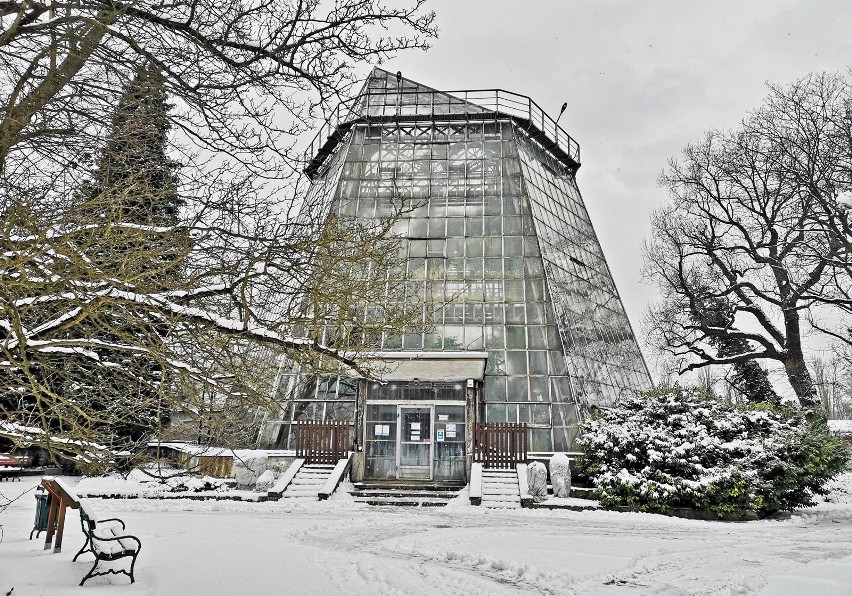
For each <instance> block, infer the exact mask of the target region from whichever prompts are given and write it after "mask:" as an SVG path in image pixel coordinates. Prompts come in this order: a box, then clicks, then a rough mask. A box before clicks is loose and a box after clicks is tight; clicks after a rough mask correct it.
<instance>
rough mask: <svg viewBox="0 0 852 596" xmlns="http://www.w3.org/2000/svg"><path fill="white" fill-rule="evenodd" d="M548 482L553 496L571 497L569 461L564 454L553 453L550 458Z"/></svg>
mask: <svg viewBox="0 0 852 596" xmlns="http://www.w3.org/2000/svg"><path fill="white" fill-rule="evenodd" d="M550 482H551V484H552V485H553V494H554V496H557V497H562V498H566V497H569V496H570V495H571V461H570V460H569V459H568V456H567V455H565V454H564V453H554V454H553V455H552V456H551V458H550Z"/></svg>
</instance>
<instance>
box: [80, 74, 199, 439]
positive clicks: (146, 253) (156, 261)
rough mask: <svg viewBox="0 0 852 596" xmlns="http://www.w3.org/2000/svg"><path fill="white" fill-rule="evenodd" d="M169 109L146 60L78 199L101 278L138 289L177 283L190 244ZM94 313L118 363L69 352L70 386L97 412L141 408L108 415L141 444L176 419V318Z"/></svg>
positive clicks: (109, 308)
mask: <svg viewBox="0 0 852 596" xmlns="http://www.w3.org/2000/svg"><path fill="white" fill-rule="evenodd" d="M168 110H169V105H168V103H167V98H166V94H165V92H164V90H163V86H162V79H161V77H160V75H159V73H158V71H157V69H156V68H154V67H152V66H151V65H143V66H141V67H140V68H139V69H138V70H137V72H136V75H135V77H134V78H133V80H132V81H131V82H130V83H129V84H128V86H127V88H126V89H125V91H124V93H123V94H122V98H121V102H120V103H119V104H118V105H117V106H116V110H115V114H114V116H113V119H112V126H111V130H110V132H109V135H108V137H107V139H106V142H105V145H104V147H103V150H102V152H101V153H100V155H99V156H98V158H97V161H96V168H95V172H94V176H93V179H92V181H91V182H89V183H88V184H86V185H85V187H84V190H83V193H82V195H83V196H82V201H81V204H80V206H79V209H81V210H82V214H83V215H84V217H88V218H91V223H92V224H93V226H92V229H93V234H92V235H91V236H88V237H87V238H86V240H85V241H86V242H87V243H88V247H87V249H88V250H86V254H88V255H89V256H90V259H91V261H92V264H93V269H95V273H96V275H99V276H100V275H105V276H108V277H111V278H112V279H114V280H116V281H117V282H118V283H119V284H120V285H121V286H123V287H124V288H126V289H127V290H129V291H143V292H152V291H154V292H156V291H163V290H167V289H169V290H173V289H175V287H176V284H178V283H179V279H180V268H181V264H182V262H183V259H184V257H185V256H186V253H187V251H188V249H189V243H188V238H187V235H186V234H185V232H184V230H182V229H181V228H180V227H179V226H178V217H179V209H180V206H181V201H180V198H179V196H178V193H177V181H178V180H177V173H176V172H177V163H176V162H175V161H173V160H171V159H169V157H168V156H167V144H168V131H169V121H168V118H167V112H168ZM87 318H88V320H89V323H88V325H86V326H85V328H87V329H89V334H90V336H91V337H92V338H93V339H95V340H102V341H103V342H105V343H106V344H108V345H106V346H104V347H103V348H100V349H98V350H97V353H98V356H99V358H100V361H101V363H103V362H107V363H111V364H112V366H108V367H107V368H104V367H103V366H100V364H98V365H96V366H93V365H92V361H91V360H90V359H76V358H75V359H69V360H68V361H67V364H66V367H65V368H66V371H67V372H68V373H69V374H68V378H67V379H66V387H65V388H64V389H65V392H66V394H67V393H73V392H75V388H76V392H78V393H84V394H85V397H84V398H83V396H81V399H85V400H86V401H87V402H88V403H90V404H91V406H92V408H93V409H95V410H98V409H106V410H109V409H111V408H115V409H116V410H117V411H120V412H127V411H131V412H134V415H133V416H132V417H126V418H125V419H124V420H114V419H112V417H109V419H110V424H109V425H110V427H111V428H110V430H111V431H112V433H113V439H114V440H115V441H116V442H117V446H121V443H122V442H126V441H128V440H129V441H131V442H135V441H138V440H139V439H140V438H143V437H144V436H145V435H146V434H149V433H150V432H151V431H152V430H154V429H155V428H156V427H157V426H158V425H159V423H160V422H163V421H165V419H166V418H167V411H166V408H165V407H164V406H162V405H161V404H162V403H163V402H162V400H161V399H160V392H161V391H163V390H164V384H165V382H166V379H164V378H163V371H164V367H163V366H162V363H161V362H158V358H157V357H158V355H160V354H162V353H163V350H162V349H161V344H162V342H164V341H165V338H166V335H167V332H168V324H167V323H166V322H165V321H157V320H154V319H152V318H151V317H150V314H148V313H146V314H144V315H142V316H140V313H139V312H137V311H135V310H133V309H128V308H126V307H125V306H123V305H122V304H120V303H114V302H110V301H105V302H103V303H102V304H100V305H99V307H98V308H96V309H92V310H91V311H90V312H89V313H87ZM77 333H79V330H78V331H77ZM111 346H117V347H116V348H114V347H111ZM128 348H131V349H128ZM133 348H144V349H140V350H135V349H133ZM80 380H84V381H86V382H84V383H80ZM68 382H71V383H73V385H74V386H71V387H69V386H68Z"/></svg>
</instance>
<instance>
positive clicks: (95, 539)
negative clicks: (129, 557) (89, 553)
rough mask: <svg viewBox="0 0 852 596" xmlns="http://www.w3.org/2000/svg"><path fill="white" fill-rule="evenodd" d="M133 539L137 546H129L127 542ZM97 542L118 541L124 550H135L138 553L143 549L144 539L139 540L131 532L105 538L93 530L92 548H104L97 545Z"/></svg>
mask: <svg viewBox="0 0 852 596" xmlns="http://www.w3.org/2000/svg"><path fill="white" fill-rule="evenodd" d="M131 540H132V541H133V542H135V543H136V547H135V548H129V547H128V546H127V544H126V543H127V542H128V541H131ZM97 542H118V544H119V546H120V547H121V550H123V551H133V552H137V553H138V552H139V551H140V550H142V541H141V540H139V539H138V538H137V537H136V536H131V535H130V534H127V535H125V536H112V537H109V538H105V537H102V536H98V535H97V534H95V533H94V532H92V548H93V549H94V550H102V549H101V548H98V547H96V546H95V543H97Z"/></svg>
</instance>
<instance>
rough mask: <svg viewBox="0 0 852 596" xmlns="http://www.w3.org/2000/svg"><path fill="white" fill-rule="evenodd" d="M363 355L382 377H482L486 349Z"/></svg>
mask: <svg viewBox="0 0 852 596" xmlns="http://www.w3.org/2000/svg"><path fill="white" fill-rule="evenodd" d="M364 357H365V358H366V359H368V360H369V361H371V362H370V363H369V364H368V366H369V367H370V368H374V369H375V370H376V375H377V376H378V377H379V378H380V379H381V380H383V381H414V380H420V381H467V380H468V379H474V380H477V381H481V380H482V378H483V376H484V375H485V362H486V360H487V359H488V353H487V352H372V353H370V354H365V355H364Z"/></svg>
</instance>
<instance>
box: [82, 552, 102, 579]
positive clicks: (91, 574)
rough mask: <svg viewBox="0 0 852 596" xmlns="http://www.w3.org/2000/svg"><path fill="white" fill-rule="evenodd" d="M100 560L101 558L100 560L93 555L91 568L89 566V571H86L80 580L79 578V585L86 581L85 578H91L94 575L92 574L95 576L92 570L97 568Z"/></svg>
mask: <svg viewBox="0 0 852 596" xmlns="http://www.w3.org/2000/svg"><path fill="white" fill-rule="evenodd" d="M100 561H101V560H100V559H98V558H97V556H96V557H95V563H94V564H93V565H92V568H91V569H89V573H87V574H86V576H85V577H84V578H83V579H82V580H80V585H81V586H82V585H83V584H85V583H86V580H87V579H90V578H92V577H94V576H95V574H94V573H93V572H94V571H95V569H97V568H98V563H100Z"/></svg>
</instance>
